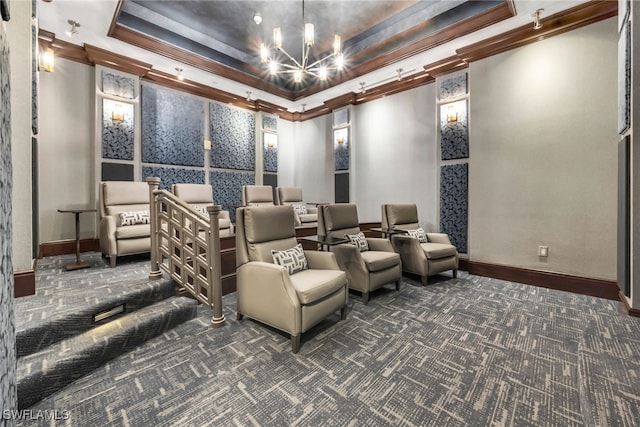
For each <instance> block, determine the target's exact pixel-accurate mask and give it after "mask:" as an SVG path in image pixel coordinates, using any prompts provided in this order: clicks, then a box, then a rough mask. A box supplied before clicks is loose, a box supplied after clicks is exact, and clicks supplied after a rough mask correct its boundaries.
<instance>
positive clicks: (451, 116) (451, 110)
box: [447, 105, 458, 123]
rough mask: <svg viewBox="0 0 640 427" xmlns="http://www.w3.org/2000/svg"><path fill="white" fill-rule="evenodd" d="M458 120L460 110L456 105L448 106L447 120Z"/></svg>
mask: <svg viewBox="0 0 640 427" xmlns="http://www.w3.org/2000/svg"><path fill="white" fill-rule="evenodd" d="M457 121H458V112H457V111H456V107H455V106H453V105H449V107H448V108H447V122H448V123H455V122H457Z"/></svg>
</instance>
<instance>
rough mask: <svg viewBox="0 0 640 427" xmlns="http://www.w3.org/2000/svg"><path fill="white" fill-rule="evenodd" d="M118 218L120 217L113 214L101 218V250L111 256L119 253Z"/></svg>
mask: <svg viewBox="0 0 640 427" xmlns="http://www.w3.org/2000/svg"><path fill="white" fill-rule="evenodd" d="M118 220H119V218H116V217H115V216H113V215H109V216H105V217H102V219H100V250H101V251H102V253H103V254H105V255H109V256H110V257H111V256H116V255H118V246H117V244H116V228H117V227H118Z"/></svg>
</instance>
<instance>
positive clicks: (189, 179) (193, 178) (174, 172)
mask: <svg viewBox="0 0 640 427" xmlns="http://www.w3.org/2000/svg"><path fill="white" fill-rule="evenodd" d="M150 176H157V177H159V178H160V189H161V190H167V191H171V186H172V185H173V184H182V183H185V184H204V183H205V182H204V178H205V175H204V170H197V169H181V168H165V167H158V166H142V180H143V181H145V180H146V179H147V178H149V177H150Z"/></svg>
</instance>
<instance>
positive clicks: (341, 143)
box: [333, 128, 349, 171]
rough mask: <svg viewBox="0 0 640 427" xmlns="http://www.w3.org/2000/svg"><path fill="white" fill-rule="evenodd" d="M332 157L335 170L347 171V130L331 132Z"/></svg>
mask: <svg viewBox="0 0 640 427" xmlns="http://www.w3.org/2000/svg"><path fill="white" fill-rule="evenodd" d="M333 155H334V158H335V168H336V169H335V170H337V171H345V170H349V128H344V129H336V130H334V131H333Z"/></svg>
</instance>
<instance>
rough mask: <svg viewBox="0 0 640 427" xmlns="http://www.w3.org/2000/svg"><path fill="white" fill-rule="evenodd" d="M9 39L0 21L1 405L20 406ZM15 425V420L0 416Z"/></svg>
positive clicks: (8, 406) (8, 408)
mask: <svg viewBox="0 0 640 427" xmlns="http://www.w3.org/2000/svg"><path fill="white" fill-rule="evenodd" d="M9 68H10V63H9V40H8V37H7V34H6V33H5V26H4V25H0V236H2V238H0V331H2V332H0V407H1V408H2V409H4V410H17V409H18V397H17V386H16V375H17V374H16V336H15V330H16V328H15V316H14V302H13V301H14V300H13V286H14V280H13V261H12V256H13V254H12V247H13V244H12V237H11V235H12V211H11V209H12V204H11V188H12V185H13V182H12V164H11V93H10V92H11V91H10V81H9V73H8V72H7V70H9ZM0 424H2V425H5V424H6V425H13V422H12V420H7V421H6V422H5V421H3V420H0Z"/></svg>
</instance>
